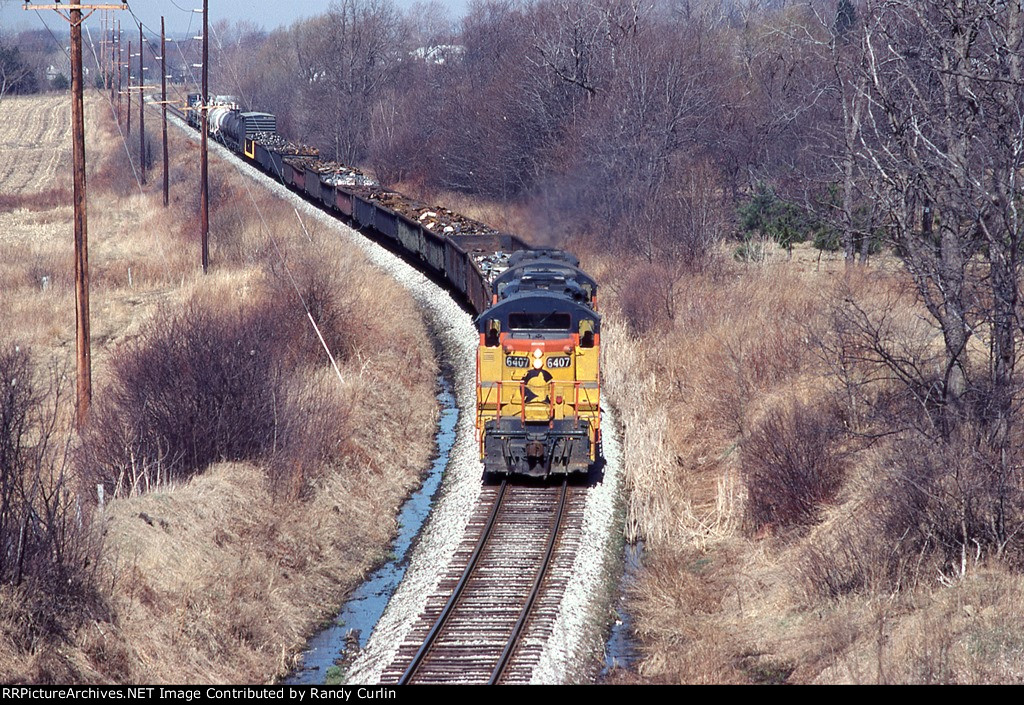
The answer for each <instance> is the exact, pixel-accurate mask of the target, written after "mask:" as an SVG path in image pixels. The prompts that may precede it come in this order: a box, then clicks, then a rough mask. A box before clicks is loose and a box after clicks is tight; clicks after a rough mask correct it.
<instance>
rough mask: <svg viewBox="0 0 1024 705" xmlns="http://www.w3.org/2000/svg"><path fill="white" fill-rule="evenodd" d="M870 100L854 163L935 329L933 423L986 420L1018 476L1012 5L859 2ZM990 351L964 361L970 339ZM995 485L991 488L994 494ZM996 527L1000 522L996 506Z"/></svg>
mask: <svg viewBox="0 0 1024 705" xmlns="http://www.w3.org/2000/svg"><path fill="white" fill-rule="evenodd" d="M865 9H866V12H867V21H866V24H865V29H864V38H863V52H864V57H865V64H864V75H865V77H866V79H867V97H868V99H869V102H868V104H867V106H866V112H865V134H863V135H862V137H861V150H862V153H863V156H864V159H863V161H862V167H863V174H864V176H865V177H866V178H867V179H868V182H869V183H870V184H871V187H872V188H873V191H874V195H875V199H876V203H877V204H878V206H879V208H881V209H883V210H884V212H885V215H886V217H887V221H888V223H889V232H890V233H891V236H892V240H893V243H894V244H895V245H896V247H897V251H898V252H899V253H900V255H901V256H902V258H903V261H904V262H905V264H906V267H907V270H908V271H909V273H910V274H911V275H912V276H913V278H914V281H915V283H916V285H917V291H918V293H919V295H920V297H921V299H922V301H923V302H924V304H925V306H926V307H927V309H928V311H929V312H930V314H931V315H932V316H933V318H934V320H935V321H936V323H937V325H938V327H939V330H940V331H941V333H942V338H943V344H944V350H945V364H944V369H943V371H942V376H941V380H940V384H939V386H938V388H937V389H936V395H937V396H936V401H937V402H938V409H939V411H940V422H941V424H940V426H941V430H942V433H943V435H946V436H948V435H950V434H952V433H953V432H954V431H955V430H956V428H957V427H958V425H959V424H961V423H962V422H965V421H969V422H971V423H975V424H978V425H979V426H980V427H981V428H982V429H983V430H984V436H985V442H986V443H987V444H988V445H989V446H990V447H991V448H992V450H993V452H994V454H995V456H996V458H997V461H996V465H997V467H995V468H994V469H993V470H994V472H996V473H998V477H999V483H1000V487H1001V488H1003V489H1004V490H1005V489H1008V488H1009V487H1011V486H1012V485H1014V484H1016V483H1019V481H1020V478H1019V470H1018V469H1017V467H1016V464H1015V460H1014V453H1013V450H1014V448H1013V444H1012V443H1011V435H1012V433H1011V432H1012V425H1013V419H1014V416H1015V412H1016V410H1017V404H1018V401H1019V384H1018V380H1017V375H1016V362H1017V336H1018V335H1020V333H1021V326H1020V310H1019V309H1020V300H1019V283H1020V274H1021V263H1020V257H1021V247H1022V246H1024V239H1022V238H1024V227H1022V226H1024V224H1022V223H1021V219H1020V213H1019V204H1020V202H1021V197H1022V195H1024V193H1022V191H1024V189H1022V187H1021V181H1020V174H1021V169H1022V167H1024V90H1022V89H1024V82H1022V75H1021V51H1022V49H1024V39H1022V37H1024V13H1022V9H1021V7H1020V5H1019V4H1018V3H995V2H984V1H981V0H977V1H973V0H972V1H964V2H956V3H946V2H941V1H939V0H920V1H919V0H913V1H911V0H880V1H878V2H870V3H867V4H866V6H865ZM972 339H975V340H977V341H978V342H979V343H981V344H983V345H985V346H986V347H987V348H988V351H989V362H988V365H987V369H980V365H978V364H977V362H974V363H973V364H972V360H971V359H970V358H969V356H968V344H969V342H970V340H972ZM1006 496H1007V495H1006V493H1005V492H1002V491H1001V492H1000V495H999V502H1000V503H1001V505H1002V503H1003V502H1004V501H1005V498H1006ZM998 514H999V517H998V519H997V522H996V523H997V527H996V528H995V531H996V533H997V535H998V536H999V540H1000V542H1002V543H1005V542H1006V541H1007V540H1008V539H1009V538H1010V536H1011V531H1010V530H1009V529H1008V527H1006V526H1005V524H1004V517H1005V512H1004V511H1002V510H1000V512H999V513H998Z"/></svg>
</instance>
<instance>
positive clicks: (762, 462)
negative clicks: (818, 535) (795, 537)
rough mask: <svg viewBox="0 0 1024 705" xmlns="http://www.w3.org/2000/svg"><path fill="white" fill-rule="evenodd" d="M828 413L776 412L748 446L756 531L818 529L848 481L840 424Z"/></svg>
mask: <svg viewBox="0 0 1024 705" xmlns="http://www.w3.org/2000/svg"><path fill="white" fill-rule="evenodd" d="M833 419H834V417H833V415H832V414H830V413H828V411H827V410H826V409H822V408H819V407H815V406H812V405H806V404H801V403H797V402H794V403H793V404H792V405H791V406H790V407H788V408H775V409H772V410H771V411H769V412H768V413H767V414H766V416H765V418H764V419H763V420H762V421H761V422H760V423H759V424H758V425H757V426H755V427H754V429H753V430H752V431H751V432H750V434H749V436H748V437H747V438H746V439H745V440H744V441H743V455H742V459H743V479H744V484H745V485H746V490H747V507H746V509H747V521H748V522H749V524H750V525H751V527H752V528H754V529H760V528H762V527H765V526H775V527H788V526H801V525H809V524H813V523H815V522H816V521H817V520H818V514H819V511H820V509H821V507H822V505H823V504H825V503H827V502H830V501H831V500H832V499H834V498H835V495H836V493H837V491H838V490H839V487H840V485H841V482H842V479H843V476H844V471H845V468H844V463H843V460H842V458H841V457H840V456H839V454H838V452H837V449H836V439H837V437H838V435H839V428H838V425H837V424H836V423H835V421H834V420H833Z"/></svg>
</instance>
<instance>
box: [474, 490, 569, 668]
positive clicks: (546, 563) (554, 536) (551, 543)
mask: <svg viewBox="0 0 1024 705" xmlns="http://www.w3.org/2000/svg"><path fill="white" fill-rule="evenodd" d="M568 496H569V481H568V480H567V479H565V480H562V498H561V499H560V500H559V502H558V513H557V514H556V515H555V520H554V523H553V524H552V526H551V536H550V537H549V538H548V547H547V550H546V551H545V552H544V560H543V561H542V562H541V564H540V566H538V567H537V575H536V576H535V577H534V579H533V587H532V588H531V589H530V595H529V597H527V598H526V604H524V605H523V609H522V610H521V611H520V612H519V619H518V620H517V621H516V626H515V628H513V630H512V633H511V634H510V635H509V637H508V641H507V642H506V643H505V648H504V650H503V651H502V652H501V657H500V658H499V659H498V663H497V665H495V666H494V670H493V671H491V677H490V679H489V680H488V681H487V685H495V684H497V682H498V680H499V679H500V678H501V674H502V673H503V672H504V671H505V666H507V665H508V662H509V660H510V659H511V658H512V652H513V651H515V648H516V645H517V644H518V643H519V637H520V635H521V634H522V631H523V628H524V627H525V626H526V620H527V619H528V618H529V616H530V613H531V612H532V611H533V603H534V602H536V600H537V596H538V595H539V594H540V586H541V584H542V583H543V582H544V576H546V575H547V573H548V568H549V567H550V566H551V558H552V557H553V556H554V555H555V544H556V543H557V542H558V533H559V529H560V528H561V526H562V516H563V514H564V513H565V503H566V499H567V498H568Z"/></svg>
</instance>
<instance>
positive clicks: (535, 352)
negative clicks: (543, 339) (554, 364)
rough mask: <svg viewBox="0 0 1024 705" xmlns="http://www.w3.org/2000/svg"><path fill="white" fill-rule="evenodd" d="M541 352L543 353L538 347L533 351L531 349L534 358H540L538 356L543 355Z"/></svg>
mask: <svg viewBox="0 0 1024 705" xmlns="http://www.w3.org/2000/svg"><path fill="white" fill-rule="evenodd" d="M543 354H544V353H543V352H541V349H540V348H537V349H536V350H534V351H533V356H534V357H536V358H538V359H540V356H541V355H543Z"/></svg>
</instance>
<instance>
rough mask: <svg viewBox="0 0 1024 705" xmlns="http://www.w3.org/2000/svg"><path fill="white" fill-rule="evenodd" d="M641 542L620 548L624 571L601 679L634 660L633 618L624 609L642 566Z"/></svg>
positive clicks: (631, 663)
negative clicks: (627, 595) (627, 596)
mask: <svg viewBox="0 0 1024 705" xmlns="http://www.w3.org/2000/svg"><path fill="white" fill-rule="evenodd" d="M643 553H644V544H643V541H637V542H636V543H627V544H626V545H625V546H624V548H623V559H624V561H623V563H624V572H623V575H622V582H621V584H620V586H619V597H618V600H617V601H616V605H615V623H614V624H613V625H612V631H611V634H610V635H609V637H608V643H607V644H605V649H604V653H605V656H604V668H603V669H602V670H601V678H602V679H604V678H606V677H607V676H608V675H610V674H611V673H612V671H614V670H616V669H626V670H628V669H630V668H632V666H633V664H634V663H635V662H636V660H637V656H638V654H637V648H636V643H635V641H634V638H633V619H632V617H631V616H630V614H629V612H628V611H627V610H626V594H627V593H628V591H629V589H630V588H631V587H632V586H633V584H634V583H635V582H636V575H637V573H638V572H639V570H640V566H641V565H642V563H641V560H642V558H643Z"/></svg>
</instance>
